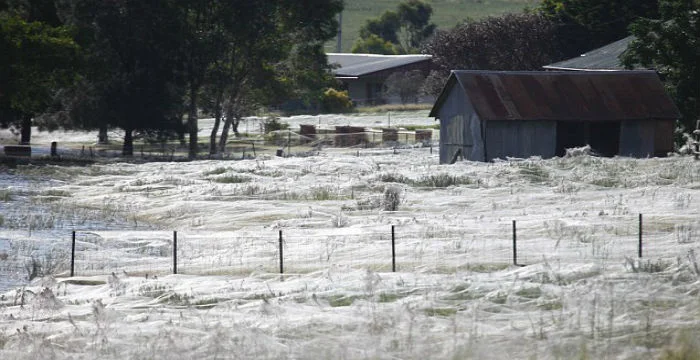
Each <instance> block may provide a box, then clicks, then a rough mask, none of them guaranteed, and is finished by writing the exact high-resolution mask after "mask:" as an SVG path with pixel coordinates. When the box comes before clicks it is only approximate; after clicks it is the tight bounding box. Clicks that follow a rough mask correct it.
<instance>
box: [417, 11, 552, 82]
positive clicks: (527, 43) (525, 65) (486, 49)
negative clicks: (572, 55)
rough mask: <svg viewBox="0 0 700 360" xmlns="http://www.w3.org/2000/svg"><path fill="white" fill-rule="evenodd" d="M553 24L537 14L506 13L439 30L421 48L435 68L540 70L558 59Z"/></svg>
mask: <svg viewBox="0 0 700 360" xmlns="http://www.w3.org/2000/svg"><path fill="white" fill-rule="evenodd" d="M554 30H555V28H554V24H553V23H552V22H551V21H549V20H547V19H546V18H544V17H543V16H540V15H536V14H507V15H503V16H500V17H489V18H486V19H483V20H480V21H475V22H468V23H465V24H462V25H458V26H456V27H454V28H453V29H451V30H447V31H438V32H437V33H436V35H435V36H434V37H433V38H432V39H431V40H430V41H429V42H428V43H426V45H425V46H424V47H423V53H426V54H432V55H433V62H434V63H435V65H437V67H438V68H440V69H442V70H444V71H449V70H454V69H461V70H469V69H474V70H539V69H541V67H542V66H543V65H546V64H549V63H550V62H551V61H552V59H553V58H557V55H558V50H557V49H556V48H555V46H554V42H555V39H556V34H555V31H554Z"/></svg>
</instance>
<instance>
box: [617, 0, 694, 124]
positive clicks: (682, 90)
mask: <svg viewBox="0 0 700 360" xmlns="http://www.w3.org/2000/svg"><path fill="white" fill-rule="evenodd" d="M659 14H660V18H659V19H658V20H654V19H646V18H641V19H639V20H638V21H636V22H635V23H634V24H633V25H632V26H631V31H632V34H633V35H634V36H635V37H636V39H635V40H634V41H632V43H630V45H629V47H628V49H627V51H626V52H625V53H624V54H623V56H622V61H623V63H624V64H625V66H627V67H633V66H634V65H636V64H639V65H642V66H644V67H650V68H654V69H656V70H657V71H658V72H659V74H660V75H661V76H662V78H663V79H664V80H665V81H666V84H667V89H668V91H669V93H670V94H671V96H672V97H673V98H674V100H675V102H676V105H678V107H679V109H680V111H681V115H682V118H681V125H682V126H683V127H684V128H685V129H688V130H693V129H694V128H695V121H696V120H697V119H699V118H700V100H699V99H700V53H699V52H698V46H700V45H699V44H700V2H699V1H694V0H662V1H661V2H660V5H659Z"/></svg>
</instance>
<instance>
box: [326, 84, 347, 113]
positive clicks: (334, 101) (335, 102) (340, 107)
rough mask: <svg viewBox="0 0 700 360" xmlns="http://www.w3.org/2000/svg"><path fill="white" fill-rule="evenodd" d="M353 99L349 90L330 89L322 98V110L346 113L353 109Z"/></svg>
mask: <svg viewBox="0 0 700 360" xmlns="http://www.w3.org/2000/svg"><path fill="white" fill-rule="evenodd" d="M352 108H353V105H352V100H350V96H349V95H348V92H347V91H338V90H336V89H332V88H331V89H328V90H326V91H325V92H324V93H323V98H322V99H321V110H322V111H323V112H325V113H346V112H349V111H352Z"/></svg>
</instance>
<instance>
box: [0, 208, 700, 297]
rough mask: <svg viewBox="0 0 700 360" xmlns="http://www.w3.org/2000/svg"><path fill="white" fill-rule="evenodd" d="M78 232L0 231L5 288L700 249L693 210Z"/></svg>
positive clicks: (612, 259) (605, 259) (584, 259)
mask: <svg viewBox="0 0 700 360" xmlns="http://www.w3.org/2000/svg"><path fill="white" fill-rule="evenodd" d="M640 225H641V227H640ZM640 229H641V233H640ZM349 231H362V233H349ZM74 234H75V235H73V233H72V232H57V231H45V232H42V231H39V232H37V231H34V232H32V233H29V232H24V231H0V279H1V280H0V282H1V283H0V287H2V286H3V285H4V286H5V287H8V285H9V286H12V285H13V284H20V283H22V282H26V280H28V279H32V278H34V277H40V276H43V275H49V274H51V275H61V276H70V275H74V276H90V275H106V274H111V273H119V274H124V273H125V274H127V275H133V276H153V275H165V274H171V273H178V274H199V275H210V274H211V275H219V274H222V275H223V274H233V275H235V274H241V275H248V274H251V273H279V272H284V273H308V272H313V271H319V270H325V269H330V268H337V269H352V268H355V269H357V268H369V269H372V270H374V271H380V272H388V271H419V272H439V273H449V272H454V271H458V270H467V269H478V268H481V267H492V266H498V267H501V266H508V265H510V264H515V265H530V264H534V263H540V262H543V261H546V262H549V263H559V264H570V263H598V264H603V265H605V264H621V263H624V262H625V261H629V259H636V258H639V257H642V256H643V257H645V258H653V259H659V258H667V259H674V258H676V257H678V256H687V254H689V253H691V254H692V252H693V251H696V249H697V247H698V244H699V243H700V239H699V236H700V222H699V221H697V220H695V218H694V217H691V216H690V215H673V216H661V215H649V216H644V217H642V216H641V215H640V216H634V215H625V216H589V217H573V218H537V219H517V220H511V221H503V220H499V221H495V220H494V221H486V220H475V221H474V224H471V225H468V226H464V227H463V228H460V227H435V226H431V227H425V226H419V225H407V226H383V227H381V228H377V227H375V228H372V229H352V230H351V229H330V230H305V229H298V230H285V231H279V230H271V231H269V232H265V233H256V234H250V233H244V234H242V233H237V232H193V231H192V232H190V231H188V232H182V231H181V232H175V231H114V230H109V231H76V232H74ZM640 245H641V246H640Z"/></svg>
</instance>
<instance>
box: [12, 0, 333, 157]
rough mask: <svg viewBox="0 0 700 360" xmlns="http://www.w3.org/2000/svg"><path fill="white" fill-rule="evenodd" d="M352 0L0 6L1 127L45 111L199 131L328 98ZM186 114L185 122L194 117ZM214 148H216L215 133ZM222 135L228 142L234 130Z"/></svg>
mask: <svg viewBox="0 0 700 360" xmlns="http://www.w3.org/2000/svg"><path fill="white" fill-rule="evenodd" d="M342 7H343V2H342V0H303V1H298V0H257V1H248V0H233V1H229V0H194V1H191V0H153V1H140V0H110V1H101V0H100V1H94V0H61V1H54V0H11V1H7V0H4V1H0V19H1V20H2V21H1V23H0V65H1V67H0V84H2V89H0V124H2V125H5V126H8V125H12V124H13V123H14V122H15V121H17V119H22V121H23V125H22V128H23V129H24V128H25V127H26V128H30V125H31V124H29V126H24V123H25V122H26V120H27V119H29V120H31V119H32V118H35V117H37V116H39V115H40V114H42V113H49V112H51V113H53V116H44V117H43V121H44V122H45V124H47V125H48V126H49V127H50V128H55V127H78V128H89V129H94V128H100V129H106V128H107V127H118V128H121V129H122V130H124V131H125V134H124V148H123V153H124V154H125V155H129V154H131V153H132V151H133V148H132V145H131V144H132V141H133V136H134V132H137V133H140V134H150V133H154V132H155V133H158V134H172V133H179V134H180V135H181V139H183V141H184V131H185V130H187V132H188V133H189V155H190V157H195V156H197V154H198V153H199V140H198V138H197V135H198V131H199V128H198V124H197V116H198V115H197V114H198V111H199V110H200V109H202V108H205V109H207V110H210V111H212V112H213V113H219V114H220V116H219V117H218V120H221V119H222V118H225V119H226V121H227V123H225V126H224V129H225V130H227V128H226V125H230V126H231V128H233V130H234V132H235V131H236V128H235V125H236V122H235V121H234V122H232V123H228V121H229V120H231V119H234V120H235V119H236V118H238V119H240V117H241V116H244V115H247V114H249V113H250V112H251V111H252V110H253V109H254V108H255V107H257V106H260V105H267V104H278V103H281V102H282V100H283V99H284V98H288V97H299V98H301V99H303V101H305V102H307V103H312V102H316V103H318V102H320V99H321V96H322V95H323V91H324V90H325V88H326V87H327V86H326V85H327V84H329V83H330V82H332V80H333V78H332V76H331V75H330V72H329V65H328V63H327V59H326V56H325V54H324V53H323V44H324V43H325V42H326V41H327V40H328V39H330V38H332V37H333V36H335V34H336V30H337V26H338V24H337V21H336V15H337V14H338V13H339V12H340V11H341V10H342ZM185 113H187V114H188V116H187V123H186V127H185V126H183V114H185ZM212 139H213V140H214V141H212V146H211V147H210V151H215V150H216V146H214V145H215V144H214V143H215V139H216V134H214V135H213V136H212ZM222 139H223V140H224V141H225V137H223V134H222Z"/></svg>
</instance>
